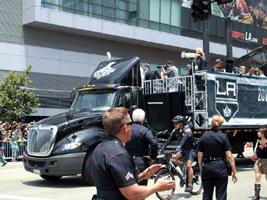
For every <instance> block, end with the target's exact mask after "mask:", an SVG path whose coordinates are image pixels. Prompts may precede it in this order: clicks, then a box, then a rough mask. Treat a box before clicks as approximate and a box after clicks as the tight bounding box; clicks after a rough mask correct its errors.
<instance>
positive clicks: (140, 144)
mask: <svg viewBox="0 0 267 200" xmlns="http://www.w3.org/2000/svg"><path fill="white" fill-rule="evenodd" d="M132 119H133V125H132V134H131V139H130V141H129V142H127V143H126V144H125V148H126V150H127V151H128V152H129V153H130V154H131V156H132V157H133V160H134V163H135V166H136V167H137V168H138V170H139V171H140V172H143V171H144V170H145V169H146V168H148V167H149V166H150V165H151V164H152V163H153V162H154V160H155V159H156V157H157V155H158V142H157V140H156V138H155V137H154V136H153V134H152V132H151V131H150V130H149V129H148V128H147V127H145V126H144V125H143V124H144V122H145V111H143V110H142V109H139V108H138V109H135V110H134V111H133V114H132ZM139 185H147V179H146V180H143V181H141V182H140V183H139Z"/></svg>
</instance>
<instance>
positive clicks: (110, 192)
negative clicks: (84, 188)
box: [92, 136, 138, 200]
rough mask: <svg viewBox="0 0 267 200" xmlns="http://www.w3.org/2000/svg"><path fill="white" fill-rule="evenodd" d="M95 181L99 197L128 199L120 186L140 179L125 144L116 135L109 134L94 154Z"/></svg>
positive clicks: (117, 199)
mask: <svg viewBox="0 0 267 200" xmlns="http://www.w3.org/2000/svg"><path fill="white" fill-rule="evenodd" d="M92 169H93V174H94V183H95V186H96V188H97V195H98V197H101V198H104V199H106V200H109V199H110V200H114V199H116V200H121V199H126V198H125V197H124V196H123V195H122V194H121V192H120V190H119V188H123V187H126V186H130V185H133V184H135V183H137V181H138V172H137V169H136V167H135V166H134V162H133V159H132V157H131V156H130V154H129V153H128V152H127V150H126V149H125V147H124V144H123V143H122V142H121V141H120V140H119V139H118V138H117V137H115V136H108V137H107V139H105V140H104V141H103V142H102V143H100V144H99V145H98V146H97V147H96V149H95V150H94V152H93V155H92Z"/></svg>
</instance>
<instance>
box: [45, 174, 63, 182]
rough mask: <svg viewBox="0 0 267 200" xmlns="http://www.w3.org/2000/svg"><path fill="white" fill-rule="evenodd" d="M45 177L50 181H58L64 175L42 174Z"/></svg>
mask: <svg viewBox="0 0 267 200" xmlns="http://www.w3.org/2000/svg"><path fill="white" fill-rule="evenodd" d="M40 176H41V177H42V178H43V179H45V180H48V181H57V180H59V179H61V177H62V176H48V175H43V174H42V175H40Z"/></svg>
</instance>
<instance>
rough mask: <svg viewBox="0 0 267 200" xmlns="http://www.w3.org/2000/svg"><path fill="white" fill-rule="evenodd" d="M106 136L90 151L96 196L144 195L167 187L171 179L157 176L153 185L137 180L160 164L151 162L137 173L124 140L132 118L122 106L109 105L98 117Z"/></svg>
mask: <svg viewBox="0 0 267 200" xmlns="http://www.w3.org/2000/svg"><path fill="white" fill-rule="evenodd" d="M102 123H103V126H104V129H105V132H106V134H107V139H105V140H104V141H103V142H102V143H100V144H99V145H98V146H97V147H96V149H95V150H94V152H93V154H92V169H93V174H94V183H95V186H96V189H97V197H95V196H94V197H93V199H99V200H103V199H106V200H114V199H116V200H124V199H145V198H147V197H148V196H150V195H151V194H153V193H154V192H157V191H164V190H170V189H172V188H173V187H174V185H175V183H174V181H167V180H164V179H162V180H160V181H158V182H156V183H155V184H154V185H150V186H139V185H138V184H137V183H138V182H140V181H142V180H144V179H148V178H150V177H151V176H152V175H153V174H154V173H155V172H157V171H158V170H159V169H160V168H161V165H153V166H150V167H149V168H147V169H146V170H145V171H143V172H142V173H140V174H137V170H136V167H135V166H134V162H133V159H132V157H131V156H130V154H129V153H128V152H127V150H126V149H125V146H124V144H125V143H126V142H128V141H129V140H130V138H131V131H132V121H131V118H130V116H129V114H128V110H127V109H126V108H124V107H117V108H112V109H109V110H108V111H106V112H105V114H104V115H103V117H102Z"/></svg>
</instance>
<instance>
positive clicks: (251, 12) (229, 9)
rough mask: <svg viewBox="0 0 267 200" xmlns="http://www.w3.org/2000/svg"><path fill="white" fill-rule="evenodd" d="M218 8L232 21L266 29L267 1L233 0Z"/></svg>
mask: <svg viewBox="0 0 267 200" xmlns="http://www.w3.org/2000/svg"><path fill="white" fill-rule="evenodd" d="M220 7H221V11H222V12H223V14H226V15H227V16H229V17H231V19H232V20H235V21H239V22H241V23H245V24H254V25H255V26H257V27H260V28H265V29H267V0H234V1H233V2H232V3H226V4H222V5H220Z"/></svg>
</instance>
